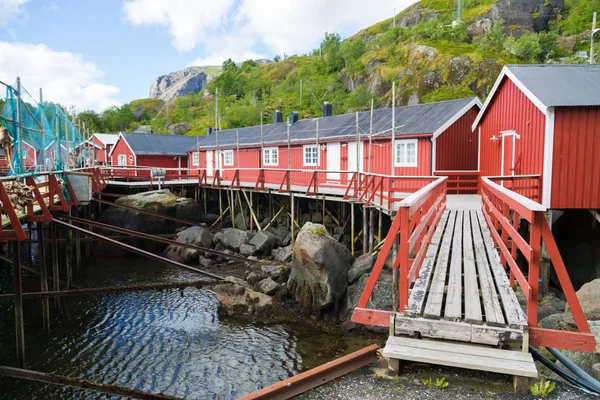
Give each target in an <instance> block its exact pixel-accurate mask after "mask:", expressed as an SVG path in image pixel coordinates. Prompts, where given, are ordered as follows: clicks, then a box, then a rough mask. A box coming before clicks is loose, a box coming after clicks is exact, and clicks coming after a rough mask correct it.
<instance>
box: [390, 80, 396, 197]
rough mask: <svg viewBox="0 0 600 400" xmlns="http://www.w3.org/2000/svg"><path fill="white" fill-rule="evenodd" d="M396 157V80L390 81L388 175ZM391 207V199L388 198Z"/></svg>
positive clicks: (391, 173)
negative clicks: (390, 130) (390, 121)
mask: <svg viewBox="0 0 600 400" xmlns="http://www.w3.org/2000/svg"><path fill="white" fill-rule="evenodd" d="M395 159H396V81H394V82H392V159H391V163H390V168H391V171H390V176H394V164H395V162H394V161H395ZM390 209H391V200H390Z"/></svg>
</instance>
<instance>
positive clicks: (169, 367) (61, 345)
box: [0, 258, 368, 399]
mask: <svg viewBox="0 0 600 400" xmlns="http://www.w3.org/2000/svg"><path fill="white" fill-rule="evenodd" d="M196 279H198V275H196V274H193V273H191V272H188V271H181V270H179V269H175V268H173V267H167V266H164V265H162V264H158V263H153V262H149V261H147V260H143V259H138V258H121V259H116V258H110V259H96V260H95V261H94V262H93V263H91V264H90V265H88V266H87V267H86V269H85V273H83V275H82V276H81V277H80V278H78V280H77V283H78V284H79V285H81V286H82V287H102V286H112V285H132V284H139V283H156V282H174V281H192V280H196ZM9 282H11V275H10V273H9V271H8V270H7V268H6V266H4V267H1V266H0V291H2V292H9V291H10V288H9V285H10V283H9ZM38 282H39V278H37V277H35V276H32V275H30V274H26V276H25V282H24V285H25V290H26V291H37V290H38V288H39V283H38ZM64 300H65V301H64V302H63V305H62V312H60V311H53V312H52V314H51V318H52V321H51V333H50V334H49V335H47V334H45V333H43V330H42V321H41V301H40V300H29V301H26V303H25V305H26V307H25V338H26V362H27V368H28V369H32V370H36V371H42V372H50V373H56V374H60V375H66V376H75V377H79V378H85V379H89V380H92V381H95V382H101V383H112V384H117V385H122V386H126V387H129V388H135V389H139V390H143V391H148V392H153V393H164V394H167V395H171V396H177V397H184V398H191V399H217V398H218V399H232V398H236V397H238V396H240V395H242V394H245V393H249V392H252V391H254V390H257V389H259V388H261V387H264V386H268V385H270V384H272V383H275V382H277V381H279V380H282V379H285V378H288V377H289V376H291V375H294V374H296V373H298V372H301V371H303V370H306V369H309V368H313V367H315V366H317V365H320V364H322V363H324V362H326V361H329V360H331V359H333V358H336V357H338V356H340V355H343V354H347V353H349V352H351V351H354V350H356V349H358V348H361V347H363V346H365V345H367V344H368V343H367V342H366V341H365V340H364V339H361V338H357V337H352V336H339V335H327V334H325V333H322V332H320V331H319V332H315V331H314V330H311V329H310V328H307V327H306V326H305V325H304V326H302V325H301V324H300V323H301V321H298V322H299V324H298V325H297V326H290V325H275V326H260V325H257V324H250V323H243V322H239V321H236V320H234V319H225V318H220V317H219V316H218V314H217V306H216V295H215V293H214V292H213V291H212V289H210V288H201V289H196V288H188V289H185V290H184V296H183V297H182V296H181V293H180V291H179V290H167V291H162V292H160V291H150V292H133V293H122V294H110V295H96V296H85V297H72V298H65V299H64ZM0 321H2V323H1V325H0V364H2V365H14V362H15V339H14V309H13V307H12V302H10V301H2V302H0ZM17 398H19V399H21V398H22V399H25V398H44V399H64V398H86V399H105V398H110V396H106V395H99V394H95V393H93V392H87V391H81V390H78V389H68V388H61V387H58V386H49V385H43V384H38V383H30V382H27V381H21V380H19V381H17V380H12V379H6V378H0V399H17Z"/></svg>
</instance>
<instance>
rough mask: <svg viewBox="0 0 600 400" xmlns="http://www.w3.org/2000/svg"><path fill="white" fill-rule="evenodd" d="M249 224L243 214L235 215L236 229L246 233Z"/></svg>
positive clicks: (234, 225)
mask: <svg viewBox="0 0 600 400" xmlns="http://www.w3.org/2000/svg"><path fill="white" fill-rule="evenodd" d="M247 223H248V218H246V217H245V216H243V215H242V213H241V212H238V213H236V214H235V223H234V224H233V227H234V228H236V229H240V230H243V231H245V230H247V229H248V225H247Z"/></svg>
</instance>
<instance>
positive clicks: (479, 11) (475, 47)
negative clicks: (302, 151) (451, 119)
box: [79, 0, 600, 135]
mask: <svg viewBox="0 0 600 400" xmlns="http://www.w3.org/2000/svg"><path fill="white" fill-rule="evenodd" d="M454 3H455V2H454V1H453V0H422V1H420V2H419V3H417V4H415V5H413V6H412V7H409V8H408V9H406V10H404V11H403V12H402V13H400V14H399V15H397V16H396V17H395V18H394V19H389V20H385V21H382V22H379V23H377V24H375V25H373V26H371V27H369V28H367V29H364V30H362V31H360V32H358V33H357V34H355V35H354V36H352V37H349V38H346V39H345V40H342V38H341V37H340V35H338V34H335V33H326V34H325V37H324V39H323V40H322V42H321V45H320V47H319V48H318V49H314V50H313V51H312V52H310V53H309V54H304V55H294V56H290V57H288V56H287V55H283V56H277V57H275V59H274V61H276V62H273V63H270V64H263V65H258V64H257V63H256V62H254V61H252V60H248V61H245V62H243V63H242V64H239V65H238V64H236V63H234V62H233V61H231V60H227V61H225V62H224V63H223V67H222V72H221V74H220V75H218V76H217V77H216V78H215V79H213V80H212V81H211V82H210V83H209V84H208V85H207V86H206V88H205V90H204V91H202V92H201V93H197V94H189V95H187V96H185V97H179V98H176V99H172V100H170V101H168V102H166V103H165V102H163V101H162V100H157V99H141V100H136V101H134V102H132V103H130V104H126V105H124V106H122V107H113V108H110V109H108V110H106V111H105V112H103V113H100V114H97V113H94V112H92V111H85V112H83V113H80V114H79V117H80V118H82V119H84V120H86V121H88V126H91V127H92V129H93V130H94V131H97V132H116V131H119V130H133V129H135V128H136V127H137V126H139V125H140V124H143V125H151V126H152V128H153V131H154V132H155V133H167V132H168V127H169V126H170V125H172V124H176V123H178V124H182V123H183V124H184V125H185V126H186V127H188V125H189V131H188V132H187V134H191V135H195V134H204V132H205V128H206V127H209V126H215V119H216V118H215V115H216V112H215V108H216V107H215V99H216V92H217V89H218V91H219V107H218V115H219V121H218V125H219V127H220V128H222V129H226V128H235V127H242V126H248V125H255V124H258V123H260V119H261V113H262V115H263V118H264V121H265V123H268V122H270V121H271V113H272V112H273V111H275V110H276V109H279V110H281V111H283V113H284V115H287V114H288V113H289V112H290V111H298V112H299V114H300V117H301V118H309V117H314V116H318V115H320V106H321V104H322V103H323V102H324V101H328V102H330V103H332V105H333V110H334V113H335V114H339V113H347V112H353V111H358V110H365V109H368V108H369V107H370V105H371V101H372V100H373V101H374V103H375V106H376V107H386V106H390V105H391V88H392V82H394V81H395V82H396V83H397V88H398V89H397V104H398V105H406V104H416V103H421V102H433V101H440V100H449V99H454V98H461V97H467V96H479V97H480V98H481V99H483V98H485V96H487V93H488V92H489V90H490V88H491V86H492V85H493V83H494V81H495V79H496V77H497V75H498V73H499V72H500V70H501V68H502V66H503V65H504V64H507V63H545V62H562V63H577V62H585V61H587V60H585V59H582V58H578V56H577V52H578V51H579V50H588V49H589V35H590V28H591V20H592V13H593V11H594V10H600V0H565V1H564V4H563V1H562V0H546V1H545V2H543V3H540V1H535V0H522V1H519V2H518V3H520V4H518V5H517V0H464V3H465V6H464V10H461V17H460V21H461V22H455V20H456V17H457V11H456V10H455V9H454ZM528 6H529V7H530V9H527V7H528ZM516 8H518V9H519V10H518V11H515V12H513V11H514V10H513V9H516ZM507 10H509V11H510V12H508V11H507ZM519 12H520V14H519V19H517V20H509V19H510V18H513V16H514V15H515V14H518V13H519ZM503 13H505V14H506V15H507V19H506V20H503V19H499V18H497V17H498V16H500V17H502V16H503V15H504V14H503Z"/></svg>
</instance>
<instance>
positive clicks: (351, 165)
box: [348, 142, 364, 179]
mask: <svg viewBox="0 0 600 400" xmlns="http://www.w3.org/2000/svg"><path fill="white" fill-rule="evenodd" d="M358 151H359V153H360V154H358V160H357V157H356V142H350V143H348V179H352V175H353V174H354V173H355V172H356V167H357V166H358V168H359V172H363V171H364V165H363V158H364V155H363V146H362V143H361V146H359V148H358Z"/></svg>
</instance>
